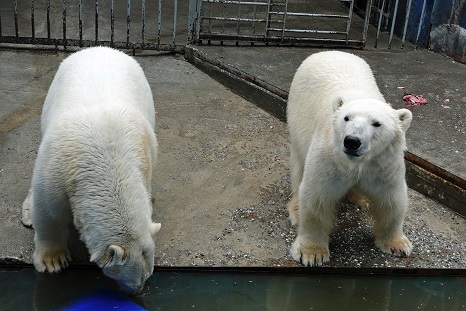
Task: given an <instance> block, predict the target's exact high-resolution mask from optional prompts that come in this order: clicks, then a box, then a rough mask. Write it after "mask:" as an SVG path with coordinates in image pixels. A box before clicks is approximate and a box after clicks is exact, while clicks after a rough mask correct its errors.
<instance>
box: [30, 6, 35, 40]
mask: <svg viewBox="0 0 466 311" xmlns="http://www.w3.org/2000/svg"><path fill="white" fill-rule="evenodd" d="M31 37H32V40H34V39H35V38H36V30H35V25H34V0H31Z"/></svg>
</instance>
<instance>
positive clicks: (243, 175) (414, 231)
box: [0, 51, 466, 268]
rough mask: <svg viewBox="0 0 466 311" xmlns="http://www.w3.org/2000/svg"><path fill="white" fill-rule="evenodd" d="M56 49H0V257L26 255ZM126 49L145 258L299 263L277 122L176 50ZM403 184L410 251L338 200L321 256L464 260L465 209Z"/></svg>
mask: <svg viewBox="0 0 466 311" xmlns="http://www.w3.org/2000/svg"><path fill="white" fill-rule="evenodd" d="M64 57H66V54H65V53H59V54H54V53H39V52H26V51H24V52H16V51H0V59H2V62H1V64H0V66H1V71H2V75H1V76H0V94H1V97H0V103H1V107H2V109H1V111H0V145H1V153H0V236H2V239H1V240H0V263H28V264H29V263H31V255H32V251H33V241H32V239H33V230H31V229H27V228H25V227H23V226H22V225H21V221H20V219H21V203H22V201H23V199H24V198H25V196H26V194H27V190H28V188H29V184H30V180H31V175H32V170H33V165H34V159H35V157H36V152H37V148H38V146H39V138H40V133H39V122H40V111H41V105H42V102H43V100H44V98H45V95H46V92H47V89H48V86H49V85H50V82H51V80H52V78H53V75H54V73H55V71H56V69H57V67H58V65H59V63H60V61H61V60H62V59H63V58H64ZM243 57H247V54H244V55H243ZM136 59H137V61H138V62H139V63H140V64H141V65H142V67H143V68H144V70H145V72H146V75H147V78H148V80H149V83H150V85H151V87H152V90H153V93H154V98H155V104H156V112H157V130H156V133H157V136H158V139H159V144H160V154H159V161H158V163H157V168H156V169H157V173H156V176H155V178H154V183H153V193H154V197H155V203H154V220H156V221H158V222H161V223H162V229H161V231H160V233H159V234H158V236H157V240H156V247H157V248H156V264H157V265H159V266H299V265H298V264H297V263H295V262H294V261H292V259H291V257H290V256H289V253H288V249H289V246H290V245H291V243H292V242H293V239H294V237H295V233H294V228H293V227H292V226H291V225H290V223H289V221H288V215H287V212H286V203H287V200H288V197H289V192H290V185H289V177H288V174H289V172H288V148H287V144H288V138H287V130H286V126H285V124H284V123H282V122H281V121H279V120H278V119H276V118H275V117H273V116H271V115H269V114H268V113H266V112H264V111H263V110H261V109H259V108H258V107H256V106H254V105H253V104H251V103H250V102H248V101H246V100H244V99H243V98H241V97H239V96H237V95H235V94H234V93H232V92H231V91H230V90H228V89H227V88H226V87H225V86H223V85H221V84H220V83H218V82H216V81H215V80H213V79H212V78H211V77H209V76H208V75H206V74H204V73H203V72H201V71H200V70H198V69H197V68H196V67H194V66H193V65H191V64H189V63H187V62H186V61H185V60H184V58H183V57H182V56H180V55H173V54H160V55H155V56H154V55H152V56H139V57H137V58H136ZM264 66H265V65H264ZM267 70H268V69H267V67H266V66H265V67H264V72H265V73H264V74H266V72H267ZM293 70H294V69H293ZM293 72H294V71H292V70H290V72H289V73H288V75H290V76H292V74H293ZM409 195H410V199H411V201H410V208H409V212H408V216H407V218H406V224H405V231H406V234H407V236H408V237H409V238H410V239H411V241H412V242H413V244H414V251H413V254H412V256H411V257H409V258H403V259H400V258H396V257H393V256H390V255H386V254H382V253H381V252H379V251H378V250H377V249H376V248H375V245H374V242H373V237H372V234H371V231H370V223H369V221H368V218H367V216H366V215H365V212H364V211H361V210H357V209H355V208H354V207H353V206H350V205H348V204H347V203H345V202H344V203H342V204H341V206H340V214H339V218H338V221H337V226H336V228H335V231H334V234H333V235H332V240H331V245H330V251H331V262H330V263H328V266H332V267H421V268H440V267H443V268H464V267H466V244H465V243H466V242H465V239H464V237H465V236H466V220H465V219H464V218H462V217H459V216H457V215H456V214H454V213H453V212H451V211H450V210H449V209H447V208H445V207H443V206H442V205H440V204H438V203H436V202H434V201H432V200H430V199H428V198H426V197H424V196H423V195H420V194H419V193H417V192H415V191H412V190H410V192H409ZM70 244H71V253H72V256H73V264H88V254H87V251H86V249H85V248H84V246H83V245H82V243H80V242H79V241H78V238H77V236H76V235H75V236H73V237H72V240H71V243H70Z"/></svg>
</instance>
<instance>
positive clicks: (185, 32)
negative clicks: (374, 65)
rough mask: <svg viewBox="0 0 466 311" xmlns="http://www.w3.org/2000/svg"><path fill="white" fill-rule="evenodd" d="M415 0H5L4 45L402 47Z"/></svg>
mask: <svg viewBox="0 0 466 311" xmlns="http://www.w3.org/2000/svg"><path fill="white" fill-rule="evenodd" d="M412 1H414V0H407V3H406V1H400V3H401V2H402V3H403V5H399V3H398V0H394V1H392V0H189V1H188V0H180V1H178V0H149V1H147V0H92V1H86V0H41V1H37V0H36V1H35V0H0V47H1V46H3V47H8V46H12V47H18V46H20V47H24V46H26V47H31V46H32V47H33V48H37V47H39V46H53V47H55V48H65V49H67V48H68V47H73V46H74V47H86V46H94V45H109V46H113V47H116V48H121V49H149V50H160V51H183V49H184V47H185V46H186V45H187V44H189V43H204V42H207V43H216V42H218V43H224V42H236V43H239V42H248V43H251V44H254V43H263V44H285V45H290V44H305V45H310V44H312V45H315V44H317V45H321V46H325V45H332V46H353V47H363V46H365V45H367V44H368V37H370V38H372V39H373V42H372V43H373V44H374V46H375V47H379V46H380V44H381V43H383V44H384V46H387V44H388V47H391V46H392V42H395V41H396V42H397V44H398V45H399V46H400V47H403V46H404V43H405V39H406V31H407V26H408V24H409V23H410V25H411V27H410V28H413V27H414V28H416V27H417V29H418V33H417V34H418V35H417V38H415V39H416V40H413V39H411V41H415V42H416V43H417V42H418V39H419V33H420V29H421V28H422V23H423V20H424V19H423V18H422V17H423V15H424V11H425V3H426V0H423V1H424V6H423V8H422V12H420V14H421V18H419V20H416V19H414V18H412V17H411V15H413V14H410V11H409V10H410V8H411V2H412ZM420 1H422V0H420ZM452 1H455V0H452ZM361 3H362V4H361ZM396 22H397V23H396ZM413 23H414V24H413ZM416 24H417V25H416ZM398 37H399V38H401V39H399V38H398Z"/></svg>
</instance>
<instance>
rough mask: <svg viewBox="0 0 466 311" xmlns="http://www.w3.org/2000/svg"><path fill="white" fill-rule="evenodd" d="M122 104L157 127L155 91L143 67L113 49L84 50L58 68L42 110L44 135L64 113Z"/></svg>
mask: <svg viewBox="0 0 466 311" xmlns="http://www.w3.org/2000/svg"><path fill="white" fill-rule="evenodd" d="M118 105H121V106H123V107H125V108H126V109H135V110H137V111H139V112H140V113H142V115H143V116H145V117H146V119H147V120H148V121H149V123H150V125H151V127H152V129H154V128H155V110H154V103H153V98H152V92H151V89H150V86H149V84H148V83H147V80H146V78H145V75H144V72H143V70H142V68H141V66H140V65H139V64H138V63H137V62H136V61H135V60H134V59H133V58H131V57H129V56H128V55H126V54H124V53H123V52H120V51H117V50H115V49H112V48H108V47H93V48H88V49H85V50H82V51H80V52H79V53H75V54H72V55H70V56H69V57H67V58H66V59H65V60H64V61H63V62H62V63H61V64H60V67H59V68H58V71H57V73H56V75H55V77H54V79H53V81H52V84H51V86H50V89H49V92H48V94H47V97H46V99H45V102H44V107H43V110H42V118H41V131H42V134H44V133H45V131H46V129H47V128H48V125H49V124H52V123H53V122H54V121H55V120H58V119H60V118H61V115H62V114H63V113H72V112H73V111H74V110H76V111H78V110H82V109H86V108H93V107H97V106H101V108H105V107H106V106H107V108H108V107H114V106H118Z"/></svg>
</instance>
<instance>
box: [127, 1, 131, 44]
mask: <svg viewBox="0 0 466 311" xmlns="http://www.w3.org/2000/svg"><path fill="white" fill-rule="evenodd" d="M130 14H131V0H128V2H127V4H126V48H129V27H130V25H131V20H130Z"/></svg>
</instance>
